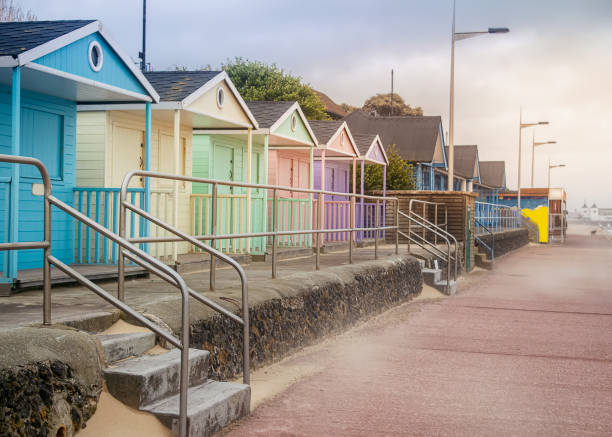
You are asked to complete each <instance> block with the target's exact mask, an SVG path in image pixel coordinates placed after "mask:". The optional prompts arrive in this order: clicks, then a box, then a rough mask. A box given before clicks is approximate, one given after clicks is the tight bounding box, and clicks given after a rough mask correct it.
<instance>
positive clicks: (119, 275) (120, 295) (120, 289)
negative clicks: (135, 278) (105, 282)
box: [115, 184, 127, 302]
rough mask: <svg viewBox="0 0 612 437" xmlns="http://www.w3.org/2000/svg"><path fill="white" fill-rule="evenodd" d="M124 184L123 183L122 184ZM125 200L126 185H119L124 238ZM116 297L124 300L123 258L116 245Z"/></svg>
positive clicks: (123, 235)
mask: <svg viewBox="0 0 612 437" xmlns="http://www.w3.org/2000/svg"><path fill="white" fill-rule="evenodd" d="M124 185H125V184H124ZM126 200H127V186H122V187H121V193H119V230H118V232H119V236H120V237H121V238H125V234H126V229H125V215H126V213H127V209H126V207H125V204H124V202H126ZM115 250H117V299H119V300H120V301H121V302H124V301H125V258H124V256H123V252H122V250H121V247H120V246H119V245H117V246H116V247H115Z"/></svg>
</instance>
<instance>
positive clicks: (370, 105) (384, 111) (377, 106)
mask: <svg viewBox="0 0 612 437" xmlns="http://www.w3.org/2000/svg"><path fill="white" fill-rule="evenodd" d="M361 109H362V110H364V111H365V112H376V114H377V115H380V116H383V117H385V116H389V115H417V116H422V115H423V108H421V107H420V106H418V107H416V108H413V107H411V106H410V105H408V104H406V102H404V99H402V97H401V96H400V95H399V94H396V93H393V96H392V95H391V93H388V94H376V95H375V96H372V97H370V98H369V99H368V100H366V101H365V103H364V104H363V107H362V108H361Z"/></svg>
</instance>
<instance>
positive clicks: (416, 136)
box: [343, 111, 442, 162]
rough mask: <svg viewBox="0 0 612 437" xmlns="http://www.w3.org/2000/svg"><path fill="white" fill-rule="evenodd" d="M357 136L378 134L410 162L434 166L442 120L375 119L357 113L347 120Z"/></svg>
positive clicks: (433, 117) (346, 118)
mask: <svg viewBox="0 0 612 437" xmlns="http://www.w3.org/2000/svg"><path fill="white" fill-rule="evenodd" d="M343 120H345V121H346V122H347V124H348V125H349V128H350V129H351V131H353V132H355V133H377V134H378V135H380V138H381V140H382V142H383V144H384V145H385V147H389V146H391V145H395V146H396V147H397V151H398V153H399V154H400V156H401V157H402V158H403V159H405V160H406V161H409V162H432V161H433V160H434V154H435V151H436V141H437V140H438V136H439V135H440V125H441V123H442V117H440V116H401V117H395V116H393V117H374V116H371V115H368V114H366V113H365V112H363V111H354V112H351V113H350V114H349V115H347V116H346V117H344V118H343Z"/></svg>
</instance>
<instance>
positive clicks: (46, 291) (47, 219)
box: [43, 181, 51, 325]
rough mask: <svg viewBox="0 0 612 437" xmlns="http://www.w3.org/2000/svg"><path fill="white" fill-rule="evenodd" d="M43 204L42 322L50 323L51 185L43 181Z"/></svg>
mask: <svg viewBox="0 0 612 437" xmlns="http://www.w3.org/2000/svg"><path fill="white" fill-rule="evenodd" d="M44 188H45V206H44V208H45V209H44V227H45V228H44V238H45V242H46V243H47V244H48V246H47V247H45V249H44V251H43V324H44V325H50V324H51V264H50V262H49V257H50V256H51V202H50V201H49V196H50V195H51V186H50V185H48V184H47V183H46V181H45V187H44Z"/></svg>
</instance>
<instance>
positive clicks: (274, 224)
mask: <svg viewBox="0 0 612 437" xmlns="http://www.w3.org/2000/svg"><path fill="white" fill-rule="evenodd" d="M272 232H274V234H273V235H272V278H273V279H274V278H276V233H277V232H278V190H277V189H276V188H274V189H273V190H272Z"/></svg>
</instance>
